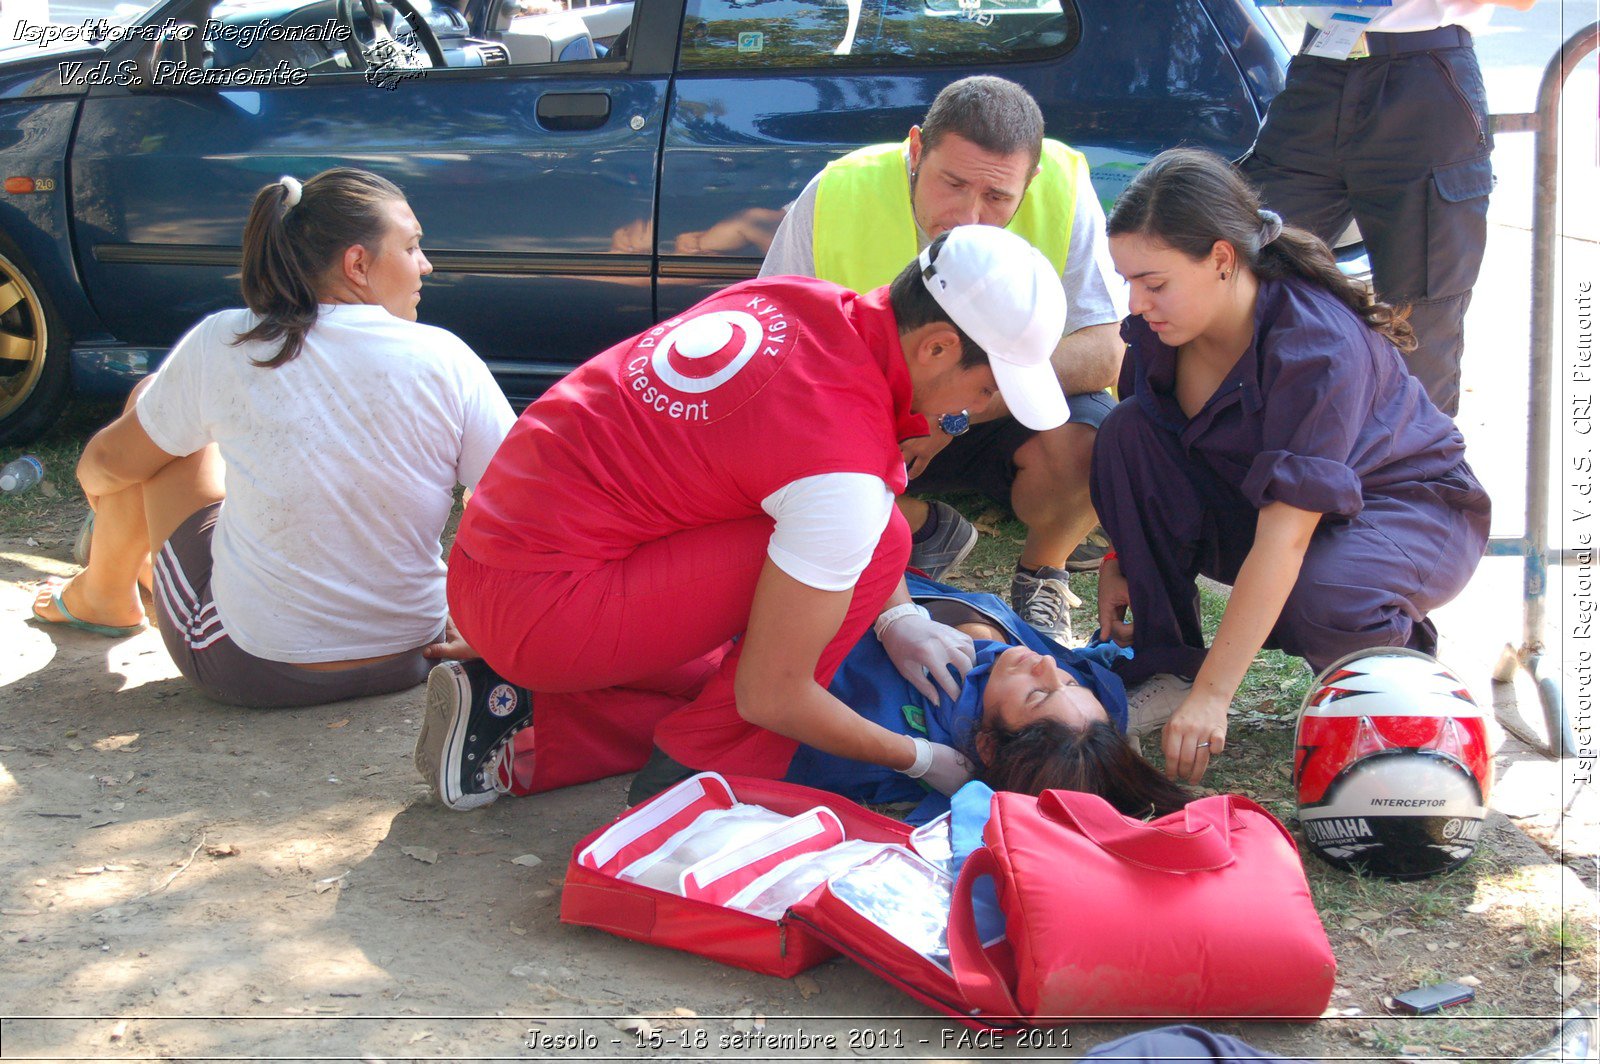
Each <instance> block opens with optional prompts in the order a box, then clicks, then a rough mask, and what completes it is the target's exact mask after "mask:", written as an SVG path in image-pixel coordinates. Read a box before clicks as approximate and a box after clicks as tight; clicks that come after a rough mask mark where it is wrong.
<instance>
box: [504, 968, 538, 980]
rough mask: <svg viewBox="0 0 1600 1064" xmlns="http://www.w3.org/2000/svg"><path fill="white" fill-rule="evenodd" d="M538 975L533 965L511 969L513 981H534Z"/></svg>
mask: <svg viewBox="0 0 1600 1064" xmlns="http://www.w3.org/2000/svg"><path fill="white" fill-rule="evenodd" d="M538 974H539V971H538V969H537V968H535V967H533V965H531V964H519V965H517V966H516V967H515V968H513V969H511V977H512V978H513V979H532V978H533V977H534V976H536V975H538Z"/></svg>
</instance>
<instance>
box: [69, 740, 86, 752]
mask: <svg viewBox="0 0 1600 1064" xmlns="http://www.w3.org/2000/svg"><path fill="white" fill-rule="evenodd" d="M67 749H68V750H82V749H83V744H82V743H80V742H78V741H77V740H76V739H74V740H72V742H70V743H68V744H67Z"/></svg>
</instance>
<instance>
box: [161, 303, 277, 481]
mask: <svg viewBox="0 0 1600 1064" xmlns="http://www.w3.org/2000/svg"><path fill="white" fill-rule="evenodd" d="M239 317H241V316H239V315H228V314H219V315H213V316H211V317H209V318H206V319H205V320H203V321H201V322H200V323H199V324H198V325H196V326H195V327H194V328H192V329H190V330H189V331H188V332H187V333H185V334H184V335H183V339H181V340H179V341H178V343H177V345H176V346H175V347H173V349H172V351H171V353H170V354H168V355H167V358H166V361H164V362H162V363H161V365H160V366H159V367H158V368H157V369H156V372H155V376H154V377H153V378H152V379H151V381H150V386H149V387H147V388H146V389H145V390H144V391H143V392H141V393H140V395H139V398H138V401H137V402H135V403H134V407H133V409H134V414H135V416H137V417H138V419H139V425H140V427H141V428H143V429H144V431H145V434H146V435H148V436H149V437H150V441H151V442H152V443H154V444H155V445H156V446H157V447H159V448H161V449H162V450H163V451H166V452H167V453H168V454H171V455H177V456H178V457H179V458H182V457H184V456H185V455H191V454H194V453H195V452H196V451H198V450H200V449H201V448H202V447H205V446H206V445H207V444H209V443H211V442H212V439H213V438H212V435H211V430H210V428H209V426H208V425H207V424H206V419H205V408H204V402H203V400H204V396H205V382H204V381H203V380H202V379H201V378H202V371H203V370H204V368H205V358H204V354H205V352H206V350H207V349H208V348H210V347H213V346H216V345H215V343H213V342H212V340H211V335H210V334H211V333H212V331H214V330H215V329H216V328H218V327H219V326H221V325H222V323H223V321H224V320H225V319H237V318H239ZM233 339H234V337H233V336H232V335H230V336H227V337H223V338H221V342H222V343H228V342H231V341H232V340H233ZM262 372H264V373H270V372H271V371H270V370H263V371H262Z"/></svg>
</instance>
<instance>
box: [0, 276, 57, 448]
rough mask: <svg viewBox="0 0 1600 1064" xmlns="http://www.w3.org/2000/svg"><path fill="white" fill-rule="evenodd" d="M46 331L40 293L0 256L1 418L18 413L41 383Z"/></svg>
mask: <svg viewBox="0 0 1600 1064" xmlns="http://www.w3.org/2000/svg"><path fill="white" fill-rule="evenodd" d="M46 328H47V326H46V325H45V321H44V314H43V310H42V308H41V307H40V305H39V295H38V293H37V292H35V291H34V290H33V286H32V285H31V284H29V283H28V279H27V278H26V277H24V276H22V273H21V271H20V270H18V269H17V268H16V267H15V266H14V265H12V263H11V262H10V260H8V259H6V258H4V257H3V256H0V418H6V417H10V416H11V415H12V414H14V413H16V411H17V409H18V408H19V407H21V406H22V404H23V403H24V402H26V401H27V399H28V396H30V395H32V394H33V389H34V387H35V386H36V385H37V384H38V383H39V377H40V375H41V374H43V373H44V357H45V352H46V351H47V350H48V349H49V336H48V335H47V334H46V332H45V330H46Z"/></svg>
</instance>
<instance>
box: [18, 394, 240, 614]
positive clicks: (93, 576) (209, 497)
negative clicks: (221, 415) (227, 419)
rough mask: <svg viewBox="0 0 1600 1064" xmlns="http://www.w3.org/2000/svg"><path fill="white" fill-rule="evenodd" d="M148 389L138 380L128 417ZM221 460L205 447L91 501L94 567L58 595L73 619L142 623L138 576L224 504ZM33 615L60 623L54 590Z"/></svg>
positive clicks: (40, 598)
mask: <svg viewBox="0 0 1600 1064" xmlns="http://www.w3.org/2000/svg"><path fill="white" fill-rule="evenodd" d="M145 387H146V383H145V382H141V383H140V384H139V386H138V387H137V388H135V389H134V391H133V394H132V395H131V396H129V397H128V404H127V406H126V408H125V412H124V415H123V416H125V417H131V416H133V415H132V410H133V404H134V401H135V400H136V399H137V398H138V397H139V395H140V393H141V392H143V391H144V389H145ZM222 470H223V466H222V456H221V454H220V453H218V451H217V449H216V447H214V446H213V447H207V448H205V449H204V450H201V451H197V452H195V453H194V454H192V455H189V456H187V457H184V458H178V459H174V460H173V461H172V462H170V463H168V464H167V465H165V466H163V467H162V468H161V469H160V470H159V471H157V473H156V474H155V476H153V477H151V478H150V479H149V480H147V481H145V482H144V483H143V484H136V485H134V486H133V487H130V488H125V489H124V490H122V491H119V492H116V493H114V494H111V495H103V496H101V497H100V498H99V499H97V500H94V502H93V506H94V513H95V516H94V531H93V533H92V534H91V537H90V541H89V543H90V546H89V564H88V565H86V566H85V567H84V569H83V571H82V572H80V573H79V574H78V575H77V576H75V577H73V578H72V579H71V580H70V581H68V582H67V584H66V586H65V587H63V588H62V589H61V592H60V593H61V599H62V601H63V602H64V603H65V604H66V607H67V609H69V610H71V611H72V614H73V616H75V617H77V618H78V619H80V620H84V621H90V622H93V623H95V624H108V625H119V626H120V625H128V624H137V623H139V621H140V620H142V619H143V618H144V607H143V606H142V605H141V603H140V601H139V584H140V580H141V576H143V577H144V579H148V578H149V570H150V553H151V549H152V544H154V545H156V546H159V545H160V544H162V543H165V542H166V541H167V538H168V537H169V536H171V535H172V533H173V532H174V531H176V529H177V527H178V526H179V525H181V524H182V523H183V522H184V521H186V520H187V519H188V518H189V515H191V514H193V513H194V512H195V511H196V510H199V509H200V508H201V507H203V506H208V505H210V504H211V503H213V502H216V501H217V500H219V499H221V498H222ZM33 611H34V613H36V614H37V615H38V616H39V617H41V618H43V619H44V620H47V621H61V620H65V619H66V618H64V617H62V616H61V614H60V612H59V611H58V610H57V609H56V608H55V606H54V605H53V604H52V603H51V601H50V592H48V591H46V592H41V593H40V595H39V596H38V598H36V599H34V603H33Z"/></svg>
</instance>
